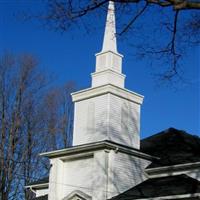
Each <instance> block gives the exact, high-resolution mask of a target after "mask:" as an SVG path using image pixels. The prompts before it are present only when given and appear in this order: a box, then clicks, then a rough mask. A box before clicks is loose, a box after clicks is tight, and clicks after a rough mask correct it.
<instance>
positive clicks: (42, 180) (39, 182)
mask: <svg viewBox="0 0 200 200" xmlns="http://www.w3.org/2000/svg"><path fill="white" fill-rule="evenodd" d="M48 182H49V177H44V178H41V179H39V180H37V181H34V182H31V183H29V184H28V186H32V185H39V184H44V183H48Z"/></svg>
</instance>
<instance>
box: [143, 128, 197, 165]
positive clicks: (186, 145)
mask: <svg viewBox="0 0 200 200" xmlns="http://www.w3.org/2000/svg"><path fill="white" fill-rule="evenodd" d="M141 151H142V152H144V153H146V154H149V155H152V156H156V157H159V158H160V160H159V162H153V163H152V164H151V165H150V167H160V166H167V165H169V166H170V165H175V164H184V163H191V162H200V138H199V137H198V136H196V135H191V134H188V133H186V132H185V131H181V130H177V129H174V128H169V129H167V130H165V131H162V132H160V133H158V134H155V135H152V136H151V137H148V138H145V139H143V140H141Z"/></svg>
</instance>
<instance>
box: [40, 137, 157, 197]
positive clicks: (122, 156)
mask: <svg viewBox="0 0 200 200" xmlns="http://www.w3.org/2000/svg"><path fill="white" fill-rule="evenodd" d="M40 155H42V156H45V157H48V158H49V159H50V163H51V169H50V176H49V194H48V199H49V200H64V199H71V198H68V197H71V196H72V197H74V196H76V195H77V196H82V195H83V196H86V197H88V198H87V199H88V200H89V199H91V198H92V200H107V199H110V198H112V197H113V196H116V195H118V194H120V193H122V192H124V191H126V190H128V189H130V188H132V187H134V186H135V185H137V184H139V183H140V182H142V181H144V180H146V179H147V176H146V174H145V171H144V170H145V168H146V167H147V166H148V165H150V164H151V162H152V160H153V159H155V158H154V157H152V156H150V155H147V154H144V153H142V152H140V151H138V150H136V149H134V148H130V147H126V146H123V145H120V144H117V143H114V142H111V141H101V142H95V143H90V144H85V145H80V146H74V147H70V148H66V149H61V150H57V151H52V152H46V153H42V154H40ZM79 198H80V197H79ZM75 199H76V198H75ZM80 199H81V198H80Z"/></svg>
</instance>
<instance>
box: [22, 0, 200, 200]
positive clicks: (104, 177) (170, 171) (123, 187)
mask: <svg viewBox="0 0 200 200" xmlns="http://www.w3.org/2000/svg"><path fill="white" fill-rule="evenodd" d="M122 59H123V55H121V54H120V53H118V51H117V41H116V27H115V9H114V2H112V1H110V2H109V5H108V13H107V20H106V26H105V33H104V39H103V47H102V51H101V52H100V53H97V54H96V68H95V72H94V73H92V74H91V77H92V83H91V87H90V88H88V89H85V90H81V91H78V92H75V93H72V100H73V102H74V129H73V145H72V147H69V148H66V149H60V150H56V151H51V152H45V153H41V154H40V155H41V156H44V157H47V158H48V159H49V161H50V166H51V168H50V172H49V177H47V178H44V179H41V180H39V181H37V182H33V183H30V184H29V185H27V186H26V189H27V190H30V191H32V192H33V193H35V196H36V197H35V198H34V200H134V199H138V200H146V199H149V200H160V199H171V200H173V199H184V200H189V199H190V200H192V199H200V138H199V137H197V136H193V135H191V134H188V133H186V132H185V131H182V130H177V129H175V128H168V129H166V130H164V131H161V132H160V133H157V134H155V135H152V136H150V137H148V138H145V139H142V140H141V139H140V109H141V106H142V103H143V96H142V95H140V94H138V93H135V92H132V91H130V90H127V89H126V88H125V86H124V85H125V84H124V83H125V78H126V76H125V75H124V74H123V73H122Z"/></svg>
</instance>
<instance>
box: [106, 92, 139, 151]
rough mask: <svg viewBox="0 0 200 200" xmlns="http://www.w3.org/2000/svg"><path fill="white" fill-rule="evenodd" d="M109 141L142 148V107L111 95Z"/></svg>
mask: <svg viewBox="0 0 200 200" xmlns="http://www.w3.org/2000/svg"><path fill="white" fill-rule="evenodd" d="M109 120H110V122H109V139H110V140H111V141H115V142H117V143H121V144H124V145H128V146H132V147H134V148H137V149H139V147H140V135H139V134H140V125H139V124H140V105H138V104H136V103H134V102H131V101H128V100H126V99H123V98H120V97H118V96H115V95H112V94H111V95H110V111H109Z"/></svg>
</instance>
